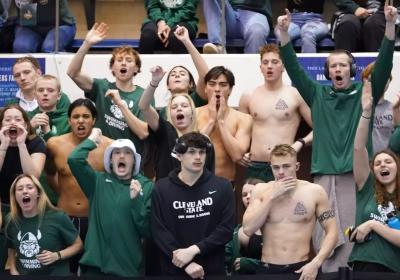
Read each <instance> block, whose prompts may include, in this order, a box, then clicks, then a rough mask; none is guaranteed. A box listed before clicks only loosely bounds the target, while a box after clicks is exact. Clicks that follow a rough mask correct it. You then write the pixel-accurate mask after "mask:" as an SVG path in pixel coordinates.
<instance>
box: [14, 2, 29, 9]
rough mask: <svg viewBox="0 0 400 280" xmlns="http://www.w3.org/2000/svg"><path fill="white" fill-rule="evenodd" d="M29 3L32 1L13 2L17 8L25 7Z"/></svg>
mask: <svg viewBox="0 0 400 280" xmlns="http://www.w3.org/2000/svg"><path fill="white" fill-rule="evenodd" d="M31 3H32V0H15V5H17V7H18V8H21V6H25V5H28V4H31Z"/></svg>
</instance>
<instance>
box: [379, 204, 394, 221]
mask: <svg viewBox="0 0 400 280" xmlns="http://www.w3.org/2000/svg"><path fill="white" fill-rule="evenodd" d="M378 212H379V214H380V215H381V217H380V219H379V220H380V221H381V222H383V223H385V222H386V221H387V220H388V217H387V215H388V214H389V213H396V208H395V207H394V205H393V203H392V202H391V201H389V202H388V205H387V206H383V205H381V204H379V205H378Z"/></svg>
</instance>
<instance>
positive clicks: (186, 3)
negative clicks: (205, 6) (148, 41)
mask: <svg viewBox="0 0 400 280" xmlns="http://www.w3.org/2000/svg"><path fill="white" fill-rule="evenodd" d="M169 2H171V4H169ZM174 2H182V3H174ZM197 4H198V0H182V1H160V0H148V1H147V5H146V9H147V14H148V18H147V19H145V21H144V24H145V23H147V22H149V21H154V22H155V23H157V22H158V21H160V20H164V21H165V22H166V23H167V25H168V26H169V27H171V28H172V27H173V26H175V25H176V24H178V23H180V22H186V23H188V24H189V25H190V26H191V27H192V28H193V30H194V31H195V32H197V22H198V19H197V17H196V11H197Z"/></svg>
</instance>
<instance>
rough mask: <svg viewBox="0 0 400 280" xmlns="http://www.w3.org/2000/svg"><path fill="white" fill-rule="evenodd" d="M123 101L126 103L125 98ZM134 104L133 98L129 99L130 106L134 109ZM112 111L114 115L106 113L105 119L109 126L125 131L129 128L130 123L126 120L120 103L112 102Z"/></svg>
mask: <svg viewBox="0 0 400 280" xmlns="http://www.w3.org/2000/svg"><path fill="white" fill-rule="evenodd" d="M122 101H123V102H125V104H127V103H126V101H125V100H122ZM133 106H134V103H133V101H132V100H130V101H129V104H128V108H129V109H132V107H133ZM110 112H111V113H112V114H113V116H110V115H108V114H104V119H105V121H106V123H107V124H108V125H109V126H112V127H115V128H117V129H119V130H121V131H125V129H126V128H128V124H127V123H126V122H125V118H124V115H123V114H122V111H121V109H120V108H119V107H118V105H115V104H112V105H111V106H110Z"/></svg>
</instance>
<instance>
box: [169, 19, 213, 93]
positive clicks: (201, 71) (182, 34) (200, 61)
mask: <svg viewBox="0 0 400 280" xmlns="http://www.w3.org/2000/svg"><path fill="white" fill-rule="evenodd" d="M174 34H175V37H176V38H177V39H178V40H179V41H181V42H182V44H183V45H184V46H185V48H186V50H187V51H188V53H189V54H190V57H191V58H192V61H193V63H194V66H195V67H196V70H197V73H198V75H199V78H198V80H197V83H196V92H197V94H198V95H199V96H200V97H201V98H202V99H204V100H207V96H206V94H205V92H204V88H205V83H204V77H205V76H206V74H207V72H208V65H207V63H206V61H205V60H204V58H203V57H202V56H201V54H200V53H199V51H198V50H197V48H196V47H195V46H194V45H193V42H192V40H190V38H189V32H188V30H187V29H186V27H184V26H179V27H178V28H176V30H175V33H174Z"/></svg>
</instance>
